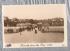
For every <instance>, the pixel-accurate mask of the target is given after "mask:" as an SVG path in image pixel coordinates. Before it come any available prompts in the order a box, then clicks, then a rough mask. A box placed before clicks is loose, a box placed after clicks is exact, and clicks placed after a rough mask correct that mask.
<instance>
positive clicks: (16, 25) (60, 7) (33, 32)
mask: <svg viewBox="0 0 70 51" xmlns="http://www.w3.org/2000/svg"><path fill="white" fill-rule="evenodd" d="M2 17H3V21H2V23H3V47H4V48H9V47H11V48H23V47H49V46H50V47H66V46H67V22H66V21H67V16H66V7H65V5H64V4H47V5H2Z"/></svg>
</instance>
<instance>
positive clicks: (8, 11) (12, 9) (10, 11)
mask: <svg viewBox="0 0 70 51" xmlns="http://www.w3.org/2000/svg"><path fill="white" fill-rule="evenodd" d="M2 16H8V17H9V18H18V19H49V18H55V17H61V18H64V17H65V16H66V9H65V5H64V4H62V5H61V4H47V5H3V6H2Z"/></svg>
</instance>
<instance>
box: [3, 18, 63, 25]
mask: <svg viewBox="0 0 70 51" xmlns="http://www.w3.org/2000/svg"><path fill="white" fill-rule="evenodd" d="M18 23H31V24H38V23H42V24H47V23H48V24H49V26H63V25H64V19H63V18H60V17H59V18H52V19H43V20H33V19H17V18H13V19H9V18H8V17H4V26H17V24H18Z"/></svg>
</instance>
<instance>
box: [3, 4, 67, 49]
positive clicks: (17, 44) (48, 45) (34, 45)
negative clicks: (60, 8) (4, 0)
mask: <svg viewBox="0 0 70 51" xmlns="http://www.w3.org/2000/svg"><path fill="white" fill-rule="evenodd" d="M47 5H49V4H47ZM50 5H51V4H50ZM53 5H54V4H53ZM56 5H60V4H56ZM61 5H65V11H66V14H65V17H64V42H63V43H12V46H11V47H5V45H6V44H8V43H5V42H4V40H5V39H4V18H3V13H2V25H3V27H2V30H3V31H2V32H3V48H29V47H32V48H34V47H67V14H68V13H67V10H66V4H61ZM2 6H4V5H2ZM2 12H3V7H2ZM21 44H22V46H20V45H21ZM37 45H39V46H37Z"/></svg>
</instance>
